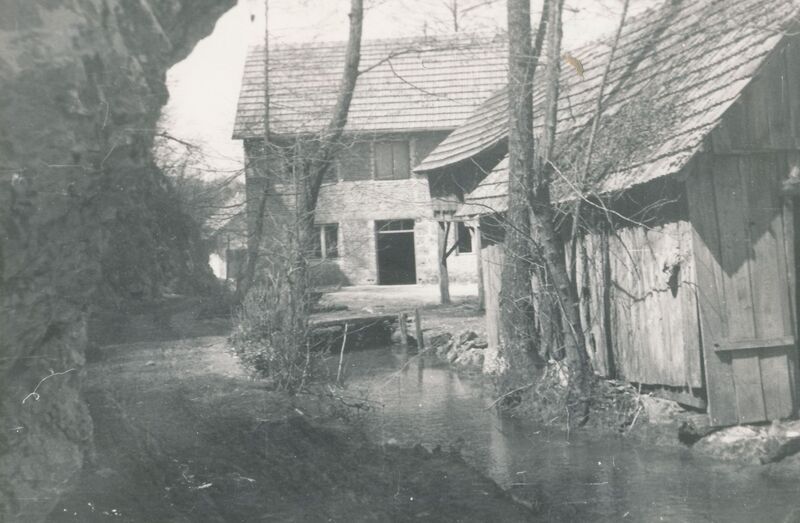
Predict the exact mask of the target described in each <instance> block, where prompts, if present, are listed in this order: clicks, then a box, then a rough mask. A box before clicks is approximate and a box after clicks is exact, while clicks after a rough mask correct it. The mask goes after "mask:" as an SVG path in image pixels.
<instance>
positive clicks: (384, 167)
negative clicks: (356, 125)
mask: <svg viewBox="0 0 800 523" xmlns="http://www.w3.org/2000/svg"><path fill="white" fill-rule="evenodd" d="M392 149H393V148H392V143H391V142H375V145H374V150H375V179H377V180H391V179H392V178H394V165H393V161H392Z"/></svg>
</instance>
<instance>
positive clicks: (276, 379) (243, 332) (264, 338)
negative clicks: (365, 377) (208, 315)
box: [231, 280, 324, 392]
mask: <svg viewBox="0 0 800 523" xmlns="http://www.w3.org/2000/svg"><path fill="white" fill-rule="evenodd" d="M277 281H278V280H273V281H271V282H269V283H265V284H260V285H255V286H253V287H252V288H251V290H250V291H249V292H248V293H247V295H246V296H245V298H244V300H243V303H242V306H241V308H240V309H239V311H238V313H237V318H236V320H237V321H236V327H235V329H234V331H233V334H232V335H231V344H232V345H233V348H234V350H235V352H236V355H237V356H238V357H239V360H240V361H241V362H242V364H243V365H244V366H245V367H246V368H247V369H249V370H250V371H251V372H252V373H253V374H254V375H256V376H258V377H261V378H264V379H266V380H267V382H268V384H269V386H270V387H271V388H275V389H279V390H287V391H289V392H297V391H299V390H302V389H303V388H305V387H306V385H307V384H308V383H309V382H310V381H312V380H314V379H316V378H318V377H319V376H320V374H321V372H322V370H323V365H322V361H323V356H324V355H323V354H322V353H321V352H320V351H315V350H312V349H313V348H312V347H311V342H310V336H308V332H307V329H304V330H302V331H300V332H298V328H297V326H296V323H295V322H294V321H293V320H294V318H293V317H292V314H293V312H292V311H293V307H291V306H290V303H289V301H290V300H289V298H288V295H289V293H288V290H287V288H286V285H281V284H280V283H276V282H277ZM298 341H300V343H298Z"/></svg>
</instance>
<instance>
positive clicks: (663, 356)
mask: <svg viewBox="0 0 800 523" xmlns="http://www.w3.org/2000/svg"><path fill="white" fill-rule="evenodd" d="M581 248H582V249H585V250H586V255H585V256H582V257H581V259H579V260H578V268H579V271H581V272H579V274H582V273H583V272H582V271H583V270H584V261H586V262H587V266H586V271H587V272H588V276H589V285H588V291H589V292H588V294H587V295H585V296H584V300H583V301H584V303H583V311H584V319H585V320H586V324H585V325H586V329H587V338H588V341H589V345H590V349H591V352H592V357H593V362H594V365H595V369H596V370H597V371H598V372H599V373H600V374H601V375H604V376H608V375H616V376H617V377H619V378H623V379H626V380H628V381H633V382H639V383H645V384H653V385H667V386H673V387H694V388H698V387H701V386H702V384H703V376H702V370H701V364H700V340H699V330H698V324H697V306H696V301H695V277H694V274H695V272H694V262H693V257H692V228H691V225H690V224H689V223H688V222H687V221H684V220H679V221H675V222H669V223H666V224H663V225H659V226H656V227H652V228H645V227H638V226H634V227H627V228H623V229H620V230H617V231H616V232H615V233H613V234H612V235H610V236H609V237H607V238H603V236H602V234H599V233H598V234H593V235H589V236H587V237H585V238H584V239H583V241H582V246H581ZM606 248H607V251H606V252H604V250H605V249H606ZM606 264H607V265H606ZM606 291H607V292H609V293H610V296H608V297H605V296H604V294H603V293H604V292H606ZM606 314H608V315H609V316H610V317H608V318H606ZM609 328H610V332H608V329H609ZM607 341H610V342H611V343H610V345H611V346H610V347H609V344H608V343H607Z"/></svg>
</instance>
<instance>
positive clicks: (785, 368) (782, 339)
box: [686, 152, 800, 425]
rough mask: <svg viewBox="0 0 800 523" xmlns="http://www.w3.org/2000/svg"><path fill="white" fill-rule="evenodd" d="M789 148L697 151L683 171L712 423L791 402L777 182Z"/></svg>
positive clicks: (791, 346)
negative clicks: (688, 172)
mask: <svg viewBox="0 0 800 523" xmlns="http://www.w3.org/2000/svg"><path fill="white" fill-rule="evenodd" d="M799 161H800V157H799V156H798V153H796V152H773V153H753V154H729V155H718V154H716V155H710V154H708V155H703V157H702V158H701V159H700V162H699V167H698V170H697V172H695V173H694V175H692V176H690V177H689V178H688V179H687V188H686V191H687V195H688V199H689V211H690V216H691V218H692V223H693V224H694V227H695V229H694V238H693V244H694V251H695V256H696V260H697V280H698V297H699V305H700V311H701V317H702V322H703V325H702V333H703V347H704V358H705V367H706V373H707V377H708V379H707V394H708V399H709V414H710V416H711V421H712V423H713V424H715V425H726V424H733V423H743V422H752V421H762V420H769V419H777V418H781V417H785V416H789V415H791V414H792V413H793V412H794V409H795V405H794V404H795V390H794V389H795V369H794V367H795V365H796V358H797V356H796V352H797V349H796V346H795V343H796V341H795V312H794V311H795V297H794V293H795V287H794V285H795V284H794V280H795V275H794V273H795V270H796V269H795V265H794V240H795V239H794V223H793V222H794V218H793V215H792V209H791V203H790V202H787V201H786V199H785V198H784V197H783V196H782V195H781V191H780V187H781V183H782V180H783V179H784V178H786V176H787V175H788V173H789V172H791V171H792V170H793V169H795V168H796V167H797V166H798V162H799Z"/></svg>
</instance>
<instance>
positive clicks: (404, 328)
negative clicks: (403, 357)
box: [397, 312, 408, 347]
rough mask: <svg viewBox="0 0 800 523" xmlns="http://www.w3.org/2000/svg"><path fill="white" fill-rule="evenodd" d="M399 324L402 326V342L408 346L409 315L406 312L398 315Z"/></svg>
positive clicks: (404, 345)
mask: <svg viewBox="0 0 800 523" xmlns="http://www.w3.org/2000/svg"><path fill="white" fill-rule="evenodd" d="M397 325H398V326H399V327H400V344H401V345H402V346H403V347H406V346H408V316H407V315H406V313H405V312H401V313H400V315H399V316H398V317H397Z"/></svg>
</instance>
